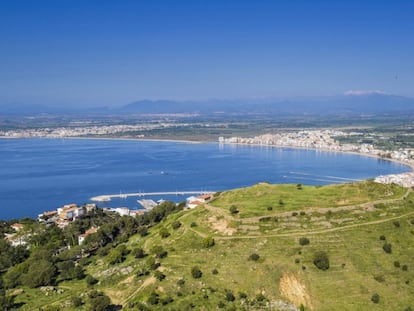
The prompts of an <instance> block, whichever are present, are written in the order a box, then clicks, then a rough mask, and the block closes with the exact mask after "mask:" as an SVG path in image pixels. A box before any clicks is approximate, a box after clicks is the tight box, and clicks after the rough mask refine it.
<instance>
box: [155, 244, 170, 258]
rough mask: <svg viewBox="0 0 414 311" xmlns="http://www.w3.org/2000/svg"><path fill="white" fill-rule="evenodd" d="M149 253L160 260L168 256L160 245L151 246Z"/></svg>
mask: <svg viewBox="0 0 414 311" xmlns="http://www.w3.org/2000/svg"><path fill="white" fill-rule="evenodd" d="M151 252H152V253H153V254H154V255H155V256H156V257H157V258H160V259H162V258H165V257H167V256H168V252H167V251H166V250H165V249H164V248H163V247H162V246H161V245H155V246H153V247H152V249H151Z"/></svg>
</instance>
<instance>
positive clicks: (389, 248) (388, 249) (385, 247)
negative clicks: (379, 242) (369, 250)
mask: <svg viewBox="0 0 414 311" xmlns="http://www.w3.org/2000/svg"><path fill="white" fill-rule="evenodd" d="M382 249H383V250H384V252H386V253H387V254H391V253H392V245H391V243H385V244H384V245H383V246H382Z"/></svg>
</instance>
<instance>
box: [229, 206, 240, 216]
mask: <svg viewBox="0 0 414 311" xmlns="http://www.w3.org/2000/svg"><path fill="white" fill-rule="evenodd" d="M238 212H239V210H238V209H237V207H236V206H235V205H232V206H230V213H231V214H233V215H235V214H237V213H238Z"/></svg>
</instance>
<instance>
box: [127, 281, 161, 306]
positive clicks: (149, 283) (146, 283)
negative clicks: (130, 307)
mask: <svg viewBox="0 0 414 311" xmlns="http://www.w3.org/2000/svg"><path fill="white" fill-rule="evenodd" d="M156 281H157V279H156V278H155V277H153V276H150V277H149V278H147V279H146V280H145V281H144V283H142V284H141V286H140V287H138V288H137V289H136V290H135V291H134V292H133V293H132V294H131V295H129V296H128V297H127V298H125V299H124V300H123V301H122V303H121V305H123V306H125V305H126V304H127V303H128V301H130V300H131V299H132V298H133V297H134V296H135V295H136V294H137V293H138V292H139V291H140V290H142V289H144V288H145V287H147V286H149V285H151V284H154V283H155V282H156Z"/></svg>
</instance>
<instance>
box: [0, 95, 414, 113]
mask: <svg viewBox="0 0 414 311" xmlns="http://www.w3.org/2000/svg"><path fill="white" fill-rule="evenodd" d="M41 113H47V114H76V113H87V114H90V115H93V114H100V115H105V114H114V115H124V114H174V113H191V114H230V115H249V114H250V115H254V114H257V115H263V114H267V115H269V114H270V115H279V116H290V115H296V116H301V115H303V116H307V115H310V116H334V115H353V116H371V115H378V116H384V115H407V114H411V113H414V98H410V97H403V96H396V95H389V94H384V93H381V92H358V91H350V92H347V93H345V94H344V95H338V96H325V97H306V98H305V97H303V98H299V97H298V98H289V99H272V98H269V99H240V100H236V99H230V100H225V99H218V100H204V101H194V100H193V101H192V100H183V101H177V100H168V99H166V100H148V99H145V100H139V101H135V102H132V103H130V104H127V105H123V106H119V107H87V108H80V107H79V106H68V105H65V106H47V105H32V104H13V105H10V104H9V105H7V104H0V114H4V115H33V114H41Z"/></svg>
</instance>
